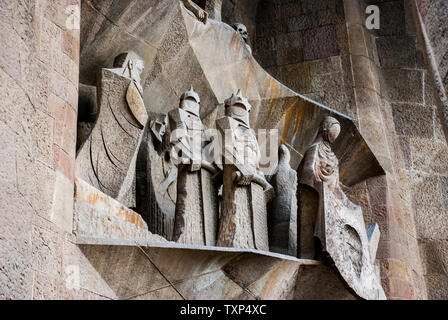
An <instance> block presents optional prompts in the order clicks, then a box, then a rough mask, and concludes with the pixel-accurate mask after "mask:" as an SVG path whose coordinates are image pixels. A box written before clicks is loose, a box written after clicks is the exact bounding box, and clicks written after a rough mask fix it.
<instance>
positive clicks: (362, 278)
mask: <svg viewBox="0 0 448 320" xmlns="http://www.w3.org/2000/svg"><path fill="white" fill-rule="evenodd" d="M340 130H341V127H340V123H339V122H338V121H337V120H336V119H335V118H333V117H326V118H325V119H324V121H323V122H322V125H321V128H320V131H319V135H318V137H317V139H316V141H315V142H314V143H313V144H312V145H311V147H310V148H309V149H308V151H307V152H306V154H305V157H304V159H303V160H302V163H301V165H300V167H299V177H300V187H299V192H298V196H299V203H300V217H299V237H300V239H299V240H300V252H299V255H300V258H308V259H313V258H319V256H320V254H321V253H323V252H325V253H327V254H328V255H329V257H330V258H331V261H332V262H333V263H334V265H335V267H336V268H337V270H338V271H339V273H340V274H341V276H342V278H343V279H344V280H345V282H346V283H347V284H348V285H349V287H351V288H352V289H353V290H354V291H355V292H356V293H357V294H358V295H359V296H361V297H363V298H365V299H382V298H384V297H385V295H384V291H383V289H382V288H381V284H380V280H379V278H378V275H377V274H376V271H375V266H374V264H373V263H372V258H371V257H370V254H371V253H370V252H372V251H371V249H372V248H371V246H370V243H369V238H368V236H367V230H366V226H365V223H364V217H363V213H362V210H361V208H360V207H359V206H357V205H355V204H354V203H352V202H351V201H350V200H349V199H348V198H347V196H346V195H345V193H344V192H343V190H342V188H341V186H340V183H339V162H338V159H337V157H336V155H335V154H334V153H333V151H332V150H331V143H333V142H334V141H335V140H336V139H337V137H338V136H339V133H340ZM315 245H316V246H315Z"/></svg>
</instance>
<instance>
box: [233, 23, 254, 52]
mask: <svg viewBox="0 0 448 320" xmlns="http://www.w3.org/2000/svg"><path fill="white" fill-rule="evenodd" d="M232 28H233V29H234V30H235V31H236V32H238V33H239V35H240V36H241V38H242V39H243V40H244V42H245V43H246V48H247V49H248V50H249V52H250V53H251V54H252V48H251V47H250V45H249V34H248V32H247V27H246V26H245V25H244V24H242V23H239V22H236V23H234V24H232Z"/></svg>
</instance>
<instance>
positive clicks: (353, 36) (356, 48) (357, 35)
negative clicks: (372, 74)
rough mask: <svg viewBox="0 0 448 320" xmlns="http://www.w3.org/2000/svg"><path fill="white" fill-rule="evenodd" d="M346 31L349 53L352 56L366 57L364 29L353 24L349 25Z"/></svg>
mask: <svg viewBox="0 0 448 320" xmlns="http://www.w3.org/2000/svg"><path fill="white" fill-rule="evenodd" d="M347 29H348V40H349V46H350V53H351V54H352V55H358V56H364V57H368V56H369V55H368V52H367V48H366V41H365V39H364V30H363V29H364V28H363V27H362V26H361V25H359V24H355V25H349V26H348V27H347Z"/></svg>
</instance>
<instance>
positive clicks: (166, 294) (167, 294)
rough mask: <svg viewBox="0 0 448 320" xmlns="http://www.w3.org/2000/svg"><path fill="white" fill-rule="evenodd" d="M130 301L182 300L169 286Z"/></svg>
mask: <svg viewBox="0 0 448 320" xmlns="http://www.w3.org/2000/svg"><path fill="white" fill-rule="evenodd" d="M132 300H183V298H182V296H181V295H180V294H179V293H178V291H176V290H175V289H174V288H173V287H171V286H170V287H166V288H163V289H158V290H155V291H151V292H148V293H145V294H143V295H141V296H137V297H134V298H132Z"/></svg>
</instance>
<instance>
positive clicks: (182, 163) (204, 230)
mask: <svg viewBox="0 0 448 320" xmlns="http://www.w3.org/2000/svg"><path fill="white" fill-rule="evenodd" d="M199 105H200V98H199V96H198V95H197V93H196V92H194V90H193V88H191V89H190V90H189V91H187V92H185V93H184V94H183V95H182V97H181V102H180V107H179V108H178V109H175V110H173V111H171V112H169V114H168V116H169V122H170V130H171V132H170V143H171V144H172V157H173V158H175V159H176V161H177V167H178V175H177V200H176V211H175V220H174V232H173V234H174V235H173V240H174V241H176V242H179V243H184V244H190V245H210V246H213V245H215V243H216V230H217V224H218V206H217V204H218V198H217V196H218V195H217V191H216V188H215V187H214V185H213V184H214V182H213V181H212V177H213V173H214V172H210V169H212V171H213V165H211V164H205V163H204V162H205V160H203V159H202V149H203V148H204V147H205V144H206V143H207V141H206V140H205V139H204V131H205V129H206V128H205V126H204V125H203V124H202V122H201V119H200V117H199V108H200V106H199Z"/></svg>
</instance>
